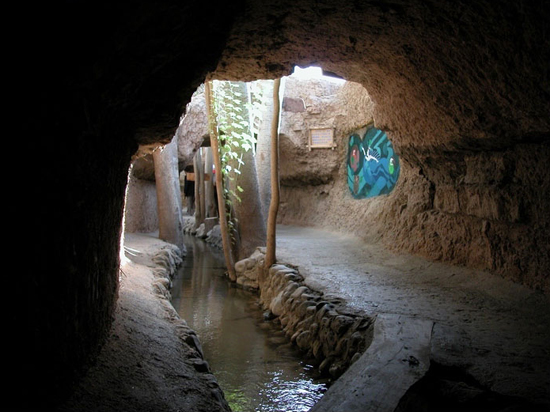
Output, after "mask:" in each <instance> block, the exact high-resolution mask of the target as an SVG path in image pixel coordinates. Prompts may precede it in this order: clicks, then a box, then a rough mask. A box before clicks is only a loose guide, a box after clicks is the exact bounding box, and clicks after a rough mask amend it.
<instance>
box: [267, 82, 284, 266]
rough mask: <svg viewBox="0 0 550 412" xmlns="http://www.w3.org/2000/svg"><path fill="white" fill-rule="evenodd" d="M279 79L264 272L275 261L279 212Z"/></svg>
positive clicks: (275, 85) (274, 86)
mask: <svg viewBox="0 0 550 412" xmlns="http://www.w3.org/2000/svg"><path fill="white" fill-rule="evenodd" d="M280 85H281V79H275V80H274V82H273V118H272V119H271V202H270V204H269V215H268V217H267V245H266V252H265V266H264V268H265V271H266V272H267V270H269V268H270V267H271V265H273V264H274V263H275V261H276V254H275V249H276V247H277V239H276V230H277V213H278V211H279V110H280V101H279V88H280Z"/></svg>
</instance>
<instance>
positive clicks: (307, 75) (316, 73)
mask: <svg viewBox="0 0 550 412" xmlns="http://www.w3.org/2000/svg"><path fill="white" fill-rule="evenodd" d="M290 76H291V77H295V78H298V79H302V80H312V79H322V80H328V81H332V82H335V83H344V82H345V80H344V79H339V78H337V77H334V76H326V75H325V74H323V69H322V68H320V67H317V66H309V67H305V68H301V67H299V66H294V71H293V72H292V74H291V75H290Z"/></svg>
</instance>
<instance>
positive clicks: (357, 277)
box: [277, 226, 550, 405]
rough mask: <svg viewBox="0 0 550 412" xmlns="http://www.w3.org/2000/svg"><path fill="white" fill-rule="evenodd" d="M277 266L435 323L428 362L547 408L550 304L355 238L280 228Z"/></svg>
mask: <svg viewBox="0 0 550 412" xmlns="http://www.w3.org/2000/svg"><path fill="white" fill-rule="evenodd" d="M277 244H278V249H277V260H278V261H279V262H281V263H283V264H284V263H290V264H291V265H294V266H297V267H298V269H299V271H300V273H301V274H302V275H304V276H305V279H306V284H308V286H309V287H311V288H312V289H315V290H318V291H323V292H324V293H325V294H329V295H332V296H335V297H339V298H342V299H344V300H345V301H346V303H347V304H348V305H350V306H352V307H355V308H358V309H362V310H364V311H365V312H367V313H368V314H372V315H376V314H396V315H403V316H407V317H412V318H419V319H425V320H430V321H433V322H434V327H433V333H432V338H431V342H432V343H431V359H432V360H433V361H436V362H438V363H440V364H444V365H448V366H458V367H460V369H461V370H464V371H465V372H467V373H468V374H470V375H471V376H472V377H474V378H475V379H476V380H477V381H478V382H479V383H481V384H482V385H483V386H485V387H486V388H489V389H491V390H493V391H495V392H498V393H500V394H504V395H510V396H520V397H524V398H526V399H530V400H532V401H536V402H544V403H548V404H549V405H550V391H549V390H548V388H550V349H549V348H550V346H549V344H548V342H550V327H549V326H550V299H549V298H548V297H547V296H544V295H543V294H541V293H539V292H535V291H532V290H530V289H527V288H525V287H522V286H520V285H517V284H513V283H511V282H508V281H506V280H503V279H501V278H498V277H496V276H494V275H490V274H487V273H483V272H479V271H474V270H470V269H466V268H459V267H451V266H448V265H445V264H440V263H433V262H429V261H427V260H424V259H422V258H418V257H413V256H407V255H396V254H392V253H389V252H388V251H386V250H384V249H382V248H381V247H378V246H374V245H366V244H364V242H362V241H361V240H359V239H358V238H355V237H352V236H345V235H341V234H336V233H331V232H327V231H323V230H319V229H313V228H300V227H291V226H280V227H279V228H278V234H277Z"/></svg>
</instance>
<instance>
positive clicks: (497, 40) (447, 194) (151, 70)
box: [11, 0, 550, 410]
mask: <svg viewBox="0 0 550 412" xmlns="http://www.w3.org/2000/svg"><path fill="white" fill-rule="evenodd" d="M549 23H550V8H549V7H548V6H547V5H546V4H545V2H531V1H522V0H520V1H501V2H492V1H478V2H460V1H459V2H457V1H419V0H409V1H405V0H404V1H393V2H389V1H364V2H362V1H340V2H331V1H309V0H295V1H293V2H289V1H277V0H273V1H258V2H254V1H239V2H220V3H219V4H218V3H216V4H213V3H210V2H183V1H175V0H174V1H161V2H143V1H137V2H129V3H126V2H123V3H118V2H114V3H112V2H106V3H102V2H99V3H98V2H86V1H76V2H60V3H55V4H50V3H44V4H41V5H40V6H38V7H36V8H33V9H32V10H29V12H28V13H27V16H26V21H25V27H26V30H27V34H29V36H28V37H26V38H25V39H27V40H24V39H23V37H22V38H21V39H22V44H21V45H20V46H18V50H19V53H18V57H17V59H15V60H16V62H17V63H18V65H20V66H21V67H20V70H18V76H21V77H22V82H21V84H22V88H21V90H20V93H21V94H24V95H25V96H27V97H28V96H33V97H34V98H33V99H30V100H29V102H32V106H31V107H32V108H31V110H28V108H27V111H28V112H30V113H28V118H27V120H26V121H25V123H24V130H26V132H27V133H29V134H31V136H30V141H31V144H32V145H31V147H30V151H31V154H32V158H31V162H32V164H34V165H40V167H39V168H36V169H34V170H35V173H34V174H33V176H32V190H30V191H28V192H25V194H24V201H25V203H26V204H27V206H28V207H29V210H28V211H27V213H26V216H25V219H24V220H25V221H28V222H29V228H28V230H26V233H25V235H26V238H25V239H24V241H25V242H26V243H29V241H30V243H31V244H33V245H35V246H36V248H33V252H32V254H31V256H32V258H31V259H30V260H31V262H32V264H31V265H26V270H28V271H29V272H30V273H29V274H28V276H26V277H25V280H24V282H25V285H24V286H25V287H24V289H27V290H30V296H29V297H28V298H27V300H28V302H30V303H29V304H28V305H27V308H26V310H24V311H20V310H15V309H13V312H15V314H14V315H13V316H12V317H11V318H12V319H13V320H14V321H15V325H14V326H15V335H16V341H15V343H14V344H15V345H16V347H15V352H14V354H16V355H17V356H15V357H14V358H15V359H17V362H16V363H15V365H14V372H13V374H14V378H13V379H12V383H14V386H15V389H16V390H14V391H13V392H12V393H13V394H17V396H19V400H20V401H21V400H24V401H25V402H27V401H28V402H32V403H36V404H38V405H39V406H41V407H42V409H41V410H44V409H43V408H45V407H50V406H53V405H56V404H57V403H58V402H60V400H62V399H64V398H65V397H66V396H67V395H68V394H69V393H70V391H71V388H72V387H73V385H74V383H75V382H76V381H77V380H78V379H79V378H80V377H81V376H82V374H83V373H84V372H85V370H86V367H87V366H88V365H90V364H91V363H92V362H93V360H94V358H95V357H96V356H97V353H98V351H99V349H100V348H101V345H102V343H103V342H104V340H105V338H106V336H107V333H108V331H109V327H110V325H111V322H112V316H113V308H114V305H115V302H116V299H117V293H118V276H119V273H118V267H119V239H120V230H121V229H120V227H121V220H122V215H123V206H124V194H125V186H126V182H127V173H128V168H129V165H130V163H131V159H132V156H133V155H134V154H135V153H136V152H137V151H138V149H139V148H144V147H147V146H150V145H155V144H159V143H167V142H168V141H170V139H171V138H172V136H173V135H174V132H175V130H176V128H177V126H178V121H179V117H180V116H181V114H182V112H183V110H184V107H185V104H186V103H187V102H188V101H189V100H190V98H191V95H192V93H193V92H194V90H195V89H196V88H197V87H198V86H199V85H200V84H201V83H202V82H203V81H204V79H205V78H206V77H207V76H208V77H210V78H215V79H227V80H243V81H250V80H255V79H266V78H267V79H269V78H271V79H272V78H276V77H279V76H283V75H287V74H288V73H289V72H290V71H291V70H292V68H293V67H294V65H300V66H307V65H311V64H313V65H317V66H321V67H323V69H325V70H327V71H329V72H333V73H336V74H337V75H339V76H341V77H343V78H345V79H346V80H350V81H353V82H357V83H360V84H362V85H363V86H364V87H365V88H366V89H367V90H368V92H369V94H370V96H371V97H372V99H373V101H374V103H375V113H374V118H375V121H376V125H377V127H379V128H381V129H384V130H386V131H387V132H388V135H390V136H391V138H392V141H393V143H394V145H395V147H396V150H397V151H398V152H399V153H400V156H401V159H402V161H403V164H405V165H406V169H407V172H406V173H405V174H404V179H403V180H402V181H401V186H402V188H401V190H400V191H399V196H393V197H388V201H387V203H386V204H385V206H384V210H385V213H382V214H380V215H379V216H377V218H378V219H385V220H384V221H379V222H378V223H376V224H378V225H383V226H384V228H385V230H384V231H383V233H382V234H381V235H380V236H381V241H382V242H384V243H386V244H391V245H392V247H393V248H394V250H397V251H401V252H405V253H413V254H418V255H422V256H425V257H427V258H429V259H433V260H440V261H447V262H450V263H453V264H457V265H465V266H471V267H476V268H480V269H483V270H490V271H491V272H493V273H494V275H495V276H501V277H504V278H506V279H509V280H511V281H514V282H517V283H519V284H522V285H525V286H527V287H529V288H533V289H536V290H539V291H540V292H541V293H544V294H546V293H548V291H549V290H550V277H549V275H548V273H549V271H550V246H549V245H550V242H549V240H550V238H549V233H550V231H549V230H550V227H549V226H550V225H549V223H550V220H549V216H550V215H549V213H548V212H549V210H550V208H549V206H550V200H549V199H550V196H548V191H549V190H550V172H549V171H548V168H547V166H548V159H549V158H550V146H549V137H550V116H548V114H549V113H550V83H549V70H550V69H549V67H550V66H549V65H548V61H550V42H549V40H550V39H549V36H550V35H549V33H548V24H549ZM30 34H33V35H32V36H30ZM27 193H28V194H27ZM29 217H30V220H29ZM360 229H361V228H359V229H358V230H360ZM25 259H27V260H28V257H26V258H25ZM27 268H28V269H27Z"/></svg>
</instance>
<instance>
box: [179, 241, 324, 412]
mask: <svg viewBox="0 0 550 412" xmlns="http://www.w3.org/2000/svg"><path fill="white" fill-rule="evenodd" d="M185 245H186V247H187V256H186V257H185V259H184V262H183V264H182V266H181V268H180V269H179V273H178V275H177V276H176V278H175V279H174V286H173V288H172V304H173V306H174V308H175V309H176V311H177V312H178V313H179V315H180V316H181V317H182V318H183V319H185V320H186V321H187V323H188V325H189V326H190V327H191V328H192V329H193V330H195V332H197V335H198V336H199V339H200V341H201V344H202V348H203V352H204V356H205V358H206V360H207V361H208V363H209V364H210V368H211V369H212V372H213V373H214V375H215V376H216V378H217V380H218V383H219V384H220V386H221V388H222V389H223V391H224V393H225V397H226V399H227V401H228V403H229V405H230V406H231V409H232V410H233V412H249V411H262V412H263V411H270V412H298V411H308V410H309V409H310V408H311V407H312V406H313V405H314V404H315V402H317V401H318V400H319V399H320V398H321V397H322V396H323V393H324V392H325V391H326V389H327V384H326V383H325V382H323V381H322V380H319V379H316V378H315V374H314V369H313V367H312V366H311V365H308V364H306V363H305V362H303V361H302V360H301V358H300V353H299V352H298V351H297V350H296V348H295V347H293V346H292V345H290V344H289V343H288V340H287V339H286V338H285V336H284V333H283V332H282V331H281V330H280V327H279V326H278V325H277V324H275V323H274V322H272V321H266V320H264V317H263V312H262V309H261V307H260V306H259V303H258V296H257V295H256V294H255V293H253V292H249V291H245V290H242V289H240V288H237V287H235V286H234V285H233V284H231V283H230V282H229V280H228V279H227V277H226V276H225V275H224V272H225V264H224V259H223V253H222V252H221V251H219V250H218V249H216V248H213V247H210V246H209V245H208V244H206V243H204V242H203V241H202V240H200V239H197V238H195V237H193V236H186V237H185Z"/></svg>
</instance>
